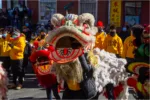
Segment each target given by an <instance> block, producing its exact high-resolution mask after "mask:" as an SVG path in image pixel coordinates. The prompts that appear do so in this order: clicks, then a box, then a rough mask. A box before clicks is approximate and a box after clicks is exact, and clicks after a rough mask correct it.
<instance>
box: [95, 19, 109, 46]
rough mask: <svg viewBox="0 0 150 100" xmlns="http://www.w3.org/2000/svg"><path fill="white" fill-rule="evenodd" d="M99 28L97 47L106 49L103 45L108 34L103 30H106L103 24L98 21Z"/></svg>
mask: <svg viewBox="0 0 150 100" xmlns="http://www.w3.org/2000/svg"><path fill="white" fill-rule="evenodd" d="M97 27H98V33H97V34H96V42H95V47H98V48H100V49H104V46H103V43H104V40H105V37H106V35H107V34H106V33H105V32H104V30H103V29H104V26H103V22H101V21H98V23H97Z"/></svg>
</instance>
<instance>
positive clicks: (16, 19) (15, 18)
mask: <svg viewBox="0 0 150 100" xmlns="http://www.w3.org/2000/svg"><path fill="white" fill-rule="evenodd" d="M12 25H13V26H14V27H17V28H18V29H21V17H20V11H19V8H18V7H16V8H14V10H13V20H12Z"/></svg>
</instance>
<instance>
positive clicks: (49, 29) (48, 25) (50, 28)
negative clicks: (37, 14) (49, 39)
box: [45, 20, 53, 31]
mask: <svg viewBox="0 0 150 100" xmlns="http://www.w3.org/2000/svg"><path fill="white" fill-rule="evenodd" d="M45 28H46V30H48V31H51V30H53V25H52V24H51V21H50V20H49V21H48V23H47V24H46V25H45Z"/></svg>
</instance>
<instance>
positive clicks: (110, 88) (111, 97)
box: [106, 83, 115, 100]
mask: <svg viewBox="0 0 150 100" xmlns="http://www.w3.org/2000/svg"><path fill="white" fill-rule="evenodd" d="M113 90H114V86H113V84H112V83H108V84H107V85H106V92H107V95H108V100H114V99H115V97H114V92H113Z"/></svg>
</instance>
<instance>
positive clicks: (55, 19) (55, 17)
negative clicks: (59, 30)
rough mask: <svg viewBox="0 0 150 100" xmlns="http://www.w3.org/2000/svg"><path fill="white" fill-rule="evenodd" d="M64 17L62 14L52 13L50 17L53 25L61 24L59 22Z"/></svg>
mask: <svg viewBox="0 0 150 100" xmlns="http://www.w3.org/2000/svg"><path fill="white" fill-rule="evenodd" d="M63 19H64V16H63V15H62V14H59V13H57V14H54V15H53V16H52V18H51V23H52V25H53V26H54V27H56V26H61V22H62V20H63Z"/></svg>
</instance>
